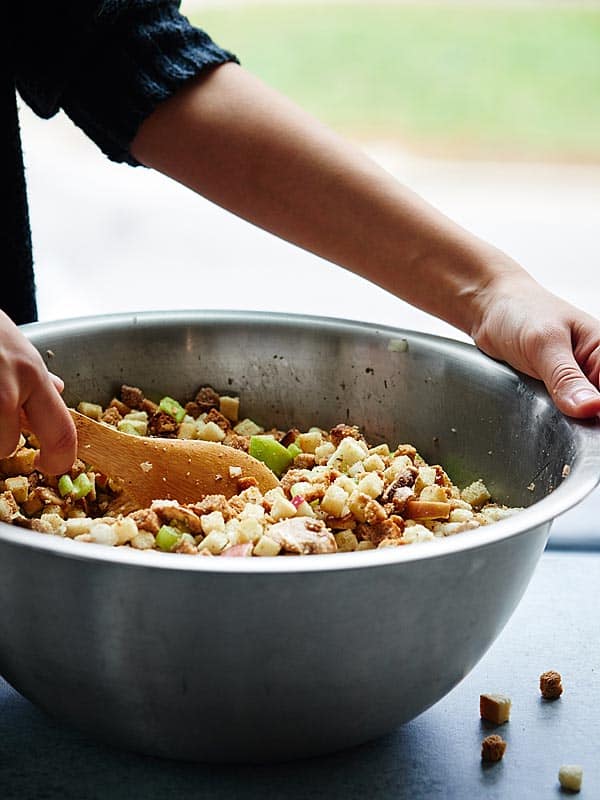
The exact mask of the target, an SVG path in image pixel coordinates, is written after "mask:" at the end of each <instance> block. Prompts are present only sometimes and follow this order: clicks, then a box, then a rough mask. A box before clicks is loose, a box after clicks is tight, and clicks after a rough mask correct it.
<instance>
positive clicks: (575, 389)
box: [538, 333, 600, 419]
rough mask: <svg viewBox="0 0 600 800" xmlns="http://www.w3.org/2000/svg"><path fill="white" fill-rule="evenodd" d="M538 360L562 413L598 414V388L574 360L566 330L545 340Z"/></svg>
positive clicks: (541, 372)
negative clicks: (555, 336)
mask: <svg viewBox="0 0 600 800" xmlns="http://www.w3.org/2000/svg"><path fill="white" fill-rule="evenodd" d="M538 361H539V364H538V371H539V374H540V377H541V378H542V380H543V381H544V383H545V384H546V388H547V389H548V391H549V392H550V395H551V397H552V399H553V400H554V402H555V403H556V405H557V407H558V408H559V409H560V410H561V411H562V412H563V414H566V415H567V416H569V417H577V418H578V419H585V418H589V417H593V416H596V415H600V391H598V388H597V387H595V386H594V385H593V384H592V383H591V382H590V381H589V380H588V379H587V377H586V376H585V374H584V373H583V371H582V369H581V367H580V366H579V364H578V363H577V361H576V359H575V356H574V355H573V349H572V343H571V339H570V337H569V335H568V334H567V333H565V335H564V336H563V337H560V338H556V339H554V340H550V341H548V342H547V343H545V344H544V346H543V347H542V350H541V352H540V355H539V359H538Z"/></svg>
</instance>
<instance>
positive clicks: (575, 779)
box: [558, 764, 583, 792]
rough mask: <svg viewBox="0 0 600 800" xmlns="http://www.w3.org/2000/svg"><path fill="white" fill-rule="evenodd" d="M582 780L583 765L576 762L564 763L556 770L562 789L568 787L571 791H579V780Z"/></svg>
mask: <svg viewBox="0 0 600 800" xmlns="http://www.w3.org/2000/svg"><path fill="white" fill-rule="evenodd" d="M582 780H583V767H580V766H579V765H578V764H564V765H563V766H562V767H561V768H560V769H559V770H558V781H559V783H560V785H561V786H562V788H563V789H568V790H569V791H571V792H579V791H580V790H581V781H582Z"/></svg>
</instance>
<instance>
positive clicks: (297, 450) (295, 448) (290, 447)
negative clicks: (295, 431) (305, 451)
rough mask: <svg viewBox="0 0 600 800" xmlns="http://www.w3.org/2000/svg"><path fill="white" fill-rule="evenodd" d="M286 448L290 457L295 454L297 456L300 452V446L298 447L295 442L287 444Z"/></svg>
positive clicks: (293, 456) (294, 456)
mask: <svg viewBox="0 0 600 800" xmlns="http://www.w3.org/2000/svg"><path fill="white" fill-rule="evenodd" d="M287 450H288V453H289V454H290V455H291V457H292V458H296V456H299V455H300V453H301V452H302V448H301V447H298V445H297V444H296V443H295V442H292V443H291V444H288V448H287Z"/></svg>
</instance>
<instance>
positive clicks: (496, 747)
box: [481, 733, 506, 762]
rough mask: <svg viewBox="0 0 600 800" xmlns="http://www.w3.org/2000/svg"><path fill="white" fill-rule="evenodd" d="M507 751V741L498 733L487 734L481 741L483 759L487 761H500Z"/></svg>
mask: <svg viewBox="0 0 600 800" xmlns="http://www.w3.org/2000/svg"><path fill="white" fill-rule="evenodd" d="M505 751H506V742H505V741H504V739H503V738H502V737H501V736H498V734H497V733H493V734H492V735H491V736H486V737H485V739H484V740H483V742H482V743H481V760H482V761H487V762H494V761H500V760H501V759H502V757H503V756H504V753H505Z"/></svg>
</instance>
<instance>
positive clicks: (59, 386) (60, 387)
mask: <svg viewBox="0 0 600 800" xmlns="http://www.w3.org/2000/svg"><path fill="white" fill-rule="evenodd" d="M48 375H49V376H50V380H51V381H52V383H53V384H54V388H55V389H56V391H57V392H60V394H62V393H63V391H64V388H65V382H64V381H63V379H62V378H59V377H58V375H55V374H54V373H53V372H49V373H48Z"/></svg>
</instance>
